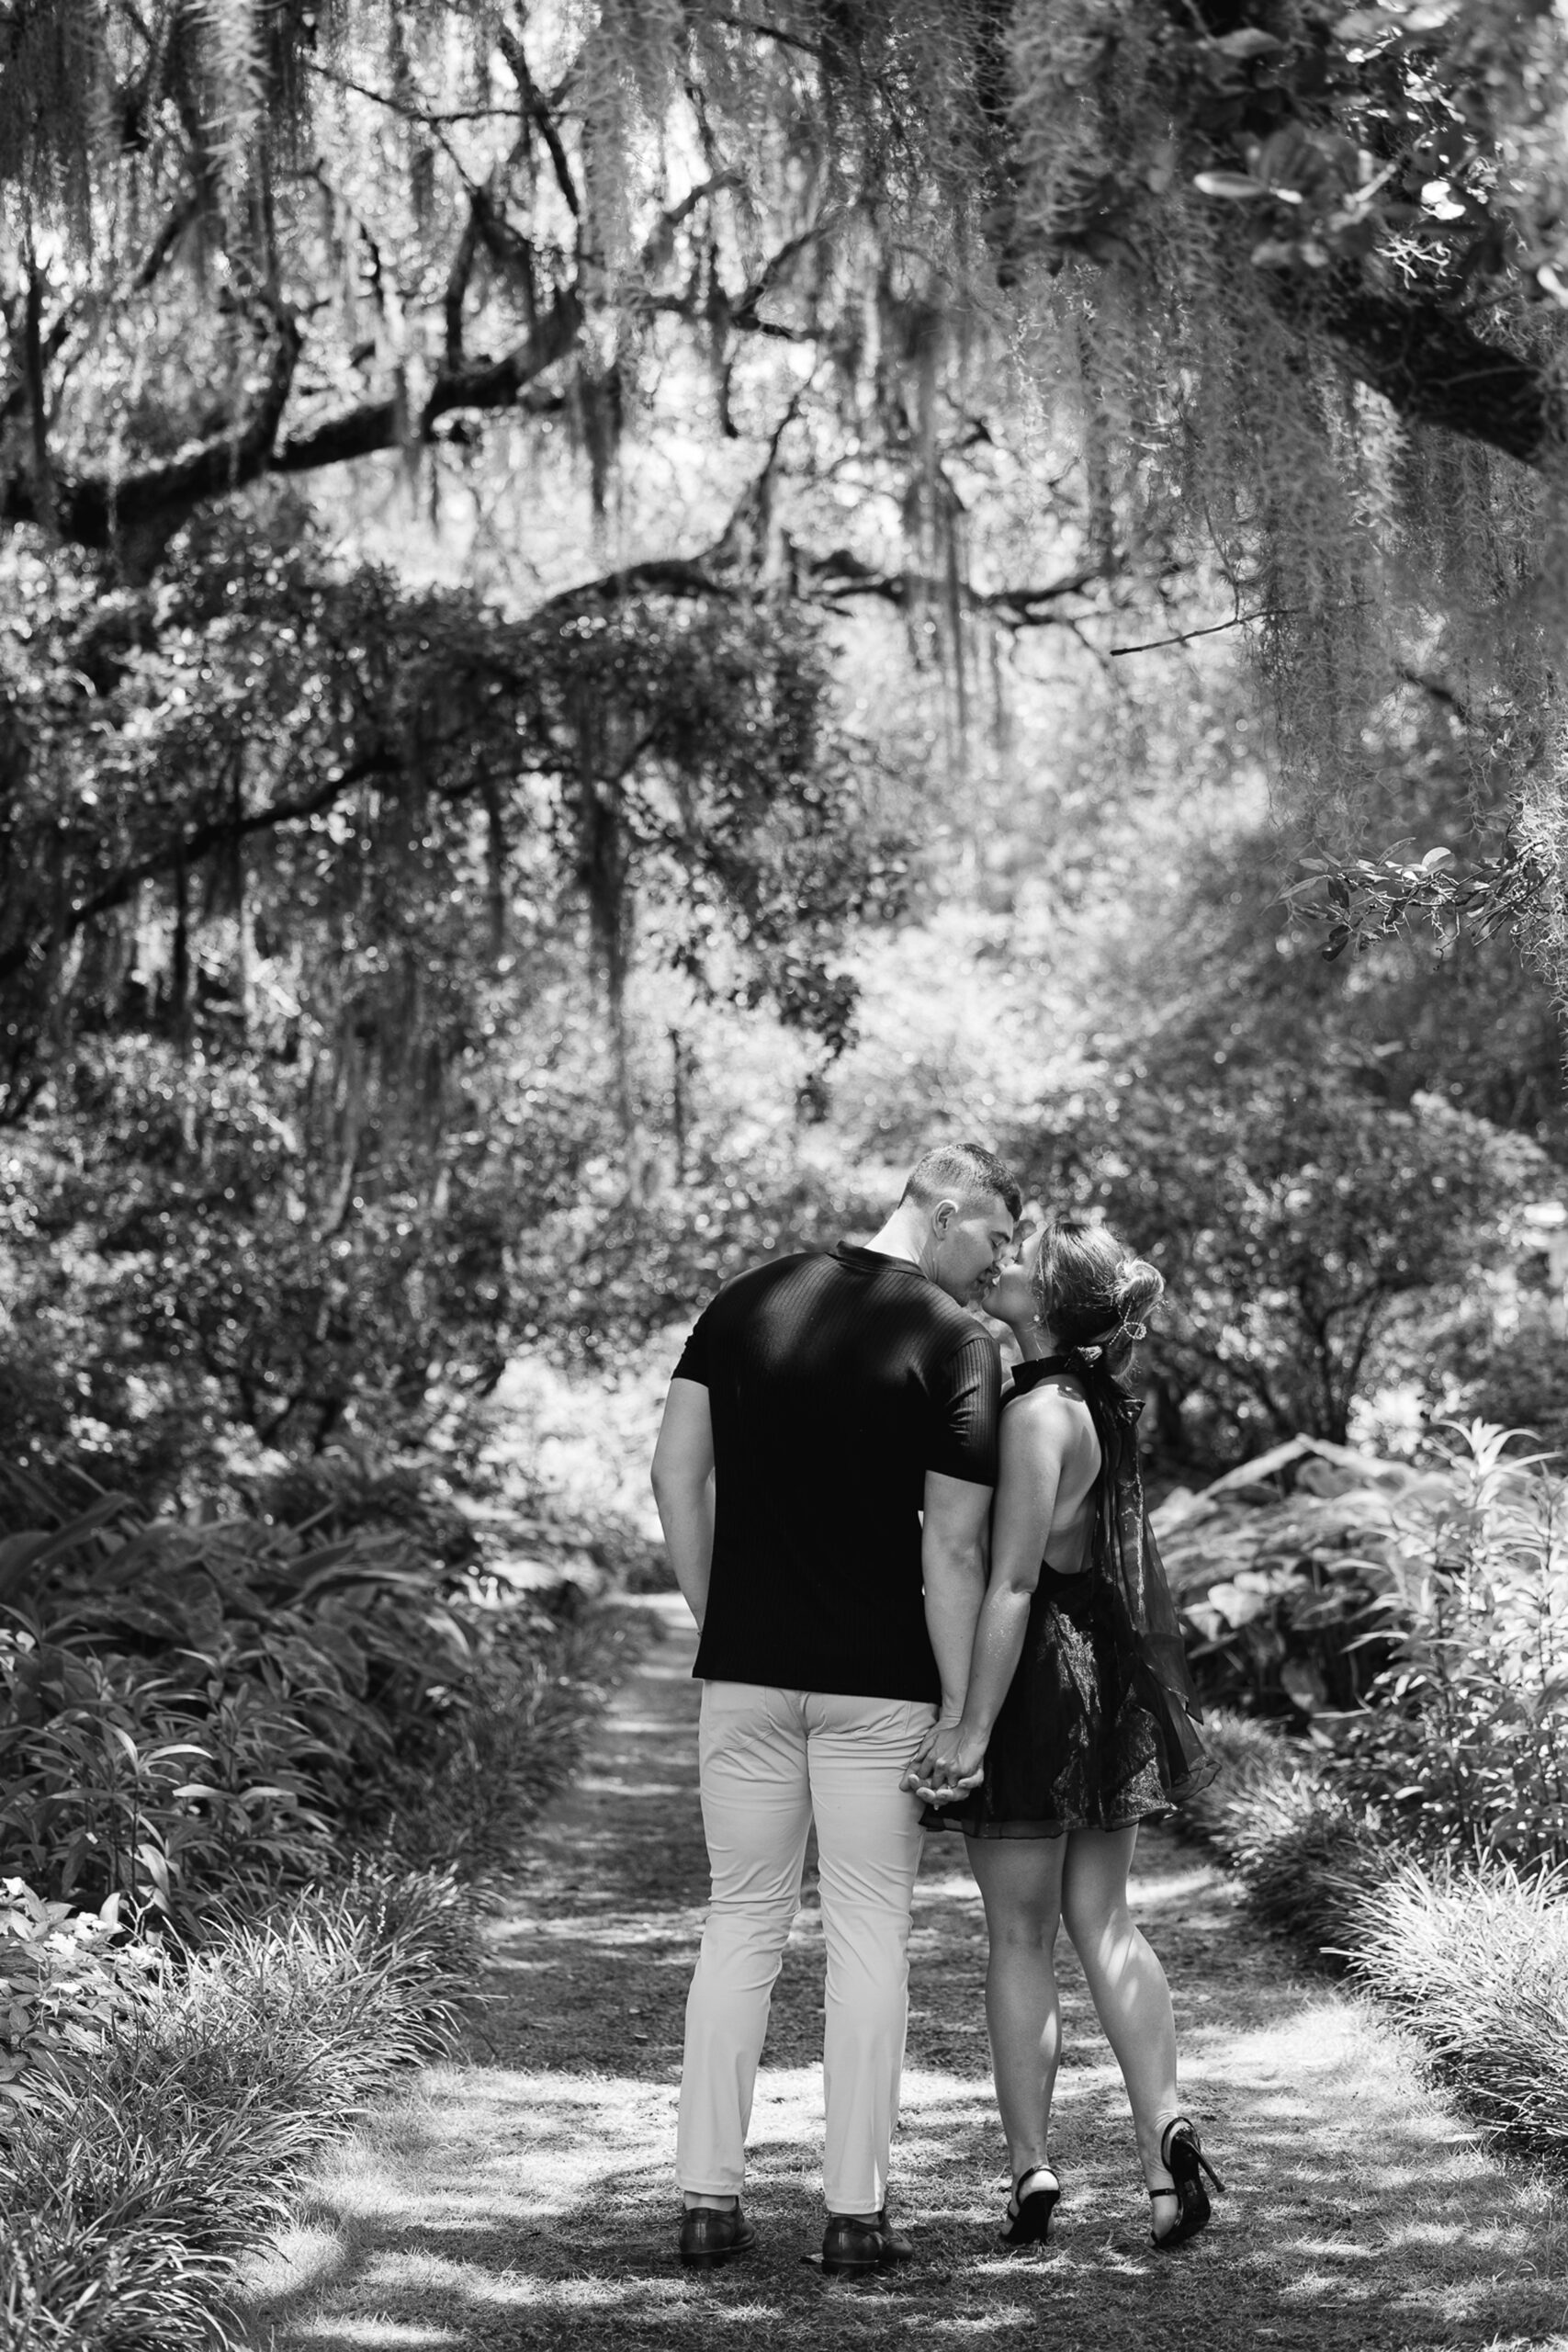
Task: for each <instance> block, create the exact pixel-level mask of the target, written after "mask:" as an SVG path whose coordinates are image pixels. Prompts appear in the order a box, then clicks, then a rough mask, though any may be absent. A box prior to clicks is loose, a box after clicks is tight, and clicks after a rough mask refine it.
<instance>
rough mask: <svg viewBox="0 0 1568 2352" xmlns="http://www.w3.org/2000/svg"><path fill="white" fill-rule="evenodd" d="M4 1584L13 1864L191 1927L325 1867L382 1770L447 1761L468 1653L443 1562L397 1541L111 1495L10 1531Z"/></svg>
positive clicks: (3, 1808) (361, 1813)
mask: <svg viewBox="0 0 1568 2352" xmlns="http://www.w3.org/2000/svg"><path fill="white" fill-rule="evenodd" d="M26 1499H27V1500H28V1502H30V1503H31V1504H32V1505H33V1507H34V1509H35V1510H36V1508H37V1502H38V1498H36V1497H28V1498H26ZM8 1515H9V1517H10V1520H11V1523H12V1525H13V1526H16V1524H17V1517H18V1512H17V1507H16V1505H15V1503H13V1505H12V1507H11V1510H10V1512H9V1514H8ZM0 1575H3V1576H4V1579H5V1585H6V1596H5V1597H6V1615H7V1618H8V1621H9V1627H8V1630H7V1631H6V1633H5V1634H4V1635H3V1637H0V1691H3V1698H0V1755H3V1756H4V1758H5V1761H6V1795H5V1801H4V1804H3V1805H0V1861H3V1863H4V1866H5V1867H6V1869H7V1870H9V1871H13V1872H15V1873H16V1874H17V1875H20V1876H25V1877H26V1878H27V1879H28V1881H29V1882H30V1883H33V1884H34V1885H36V1886H39V1887H41V1888H46V1889H48V1890H49V1892H50V1893H51V1894H55V1895H58V1896H59V1897H60V1898H62V1899H72V1898H74V1899H75V1900H76V1901H77V1902H78V1903H80V1902H82V1901H85V1900H86V1901H92V1902H98V1901H102V1900H104V1899H106V1898H107V1896H109V1895H112V1894H123V1895H125V1896H126V1897H127V1898H128V1899H129V1900H130V1901H131V1902H133V1903H136V1904H148V1905H152V1906H154V1907H155V1908H156V1909H158V1910H160V1911H162V1912H164V1913H166V1914H168V1915H169V1916H170V1917H172V1918H173V1919H175V1921H176V1922H179V1923H182V1924H188V1923H189V1922H190V1921H192V1920H193V1919H194V1918H195V1917H198V1916H199V1915H200V1913H201V1912H202V1911H203V1909H204V1908H206V1907H208V1906H209V1905H211V1904H212V1903H213V1902H214V1900H217V1899H220V1898H221V1899H223V1900H229V1901H233V1900H241V1901H243V1902H247V1903H250V1904H252V1905H254V1904H255V1903H257V1902H259V1901H260V1900H262V1899H264V1898H265V1895H266V1894H268V1893H269V1892H270V1891H271V1890H273V1889H275V1888H278V1887H284V1886H288V1885H295V1884H299V1883H303V1882H307V1881H310V1880H311V1879H314V1878H317V1877H319V1876H320V1875H321V1873H322V1871H323V1870H325V1868H326V1867H327V1865H328V1864H329V1861H330V1860H331V1857H332V1855H333V1850H334V1848H335V1845H336V1843H337V1840H338V1839H339V1838H340V1837H341V1836H342V1834H343V1831H344V1827H345V1826H347V1824H349V1823H351V1822H353V1821H355V1820H357V1819H363V1818H370V1817H373V1816H374V1815H375V1813H376V1811H377V1809H378V1794H377V1789H378V1780H379V1777H380V1775H381V1774H382V1773H383V1772H385V1770H387V1769H388V1767H389V1765H391V1764H392V1763H393V1762H394V1761H395V1760H397V1759H399V1758H401V1759H403V1760H405V1761H406V1762H407V1763H408V1764H410V1765H411V1766H412V1765H413V1764H414V1763H416V1762H419V1761H422V1760H423V1761H429V1760H431V1759H433V1758H434V1756H435V1754H436V1753H437V1751H438V1749H439V1747H440V1744H441V1740H442V1738H443V1736H444V1733H445V1728H446V1721H447V1718H448V1716H449V1715H450V1714H451V1713H452V1712H453V1710H454V1709H455V1707H457V1705H458V1704H459V1703H460V1701H459V1699H458V1698H457V1696H456V1695H455V1693H456V1691H459V1690H460V1688H461V1686H462V1684H463V1683H464V1681H465V1680H466V1679H467V1677H468V1673H469V1671H470V1668H471V1664H472V1657H473V1650H474V1636H473V1631H472V1629H471V1627H470V1626H469V1625H466V1624H465V1623H463V1621H462V1619H461V1617H460V1616H459V1614H457V1612H456V1611H454V1609H453V1607H452V1606H451V1605H450V1601H449V1600H448V1597H447V1587H446V1578H445V1577H444V1575H443V1573H442V1572H441V1571H440V1570H439V1569H434V1570H433V1569H432V1568H430V1567H428V1566H423V1565H422V1564H421V1563H420V1561H419V1560H418V1558H417V1555H414V1554H413V1553H412V1550H411V1548H410V1547H409V1545H408V1544H406V1543H404V1542H403V1541H401V1540H400V1539H399V1538H398V1537H396V1536H392V1535H387V1534H372V1533H368V1532H356V1533H355V1534H353V1535H351V1536H348V1537H346V1538H344V1540H343V1541H341V1542H339V1543H336V1544H311V1543H310V1541H309V1539H308V1538H303V1537H300V1536H298V1535H296V1534H294V1533H292V1532H289V1531H288V1529H286V1528H280V1527H276V1526H267V1525H265V1524H264V1523H260V1522H257V1521H243V1520H240V1521H228V1522H220V1523H216V1524H209V1525H205V1526H188V1525H182V1524H179V1523H177V1522H174V1521H156V1520H153V1521H144V1522H143V1521H138V1520H137V1519H136V1518H135V1516H134V1515H133V1514H132V1513H130V1511H129V1510H127V1509H126V1508H125V1507H124V1506H123V1505H122V1504H121V1502H120V1501H119V1499H118V1498H112V1497H111V1498H107V1500H106V1501H104V1502H102V1503H100V1504H98V1505H97V1506H96V1507H95V1508H94V1509H93V1510H90V1511H87V1512H84V1513H80V1514H78V1515H77V1516H76V1517H75V1518H74V1519H70V1520H67V1521H65V1523H64V1524H63V1525H62V1526H60V1527H58V1528H57V1529H56V1530H54V1531H53V1532H26V1531H25V1528H24V1529H18V1532H15V1533H13V1534H11V1535H10V1536H9V1538H8V1540H7V1541H6V1544H5V1546H4V1551H3V1552H0Z"/></svg>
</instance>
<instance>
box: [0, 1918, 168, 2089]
mask: <svg viewBox="0 0 1568 2352" xmlns="http://www.w3.org/2000/svg"><path fill="white" fill-rule="evenodd" d="M0 1897H3V1898H4V1908H0V2016H3V2018H4V2027H3V2030H0V2098H4V2099H6V2101H8V2102H9V2103H10V2106H11V2107H12V2108H18V2107H21V2108H34V2107H37V2106H38V2105H39V2098H40V2095H42V2094H48V2093H58V2092H61V2091H64V2092H66V2093H68V2094H69V2095H70V2096H71V2097H73V2098H80V2097H81V2096H82V2095H83V2093H84V2092H85V2090H86V2089H87V2088H88V2087H89V2086H90V2085H91V2084H92V2083H93V2082H94V2081H96V2078H97V2076H98V2075H99V2074H100V2072H101V2070H102V2066H103V2062H104V2057H105V2052H106V2050H107V2046H108V2044H109V2043H110V2042H111V2041H113V2040H114V2038H115V2036H116V2035H117V2034H121V2033H124V2032H125V2031H127V2030H134V2028H135V2026H136V2024H137V2023H138V2021H139V2020H140V2019H141V2018H143V2017H144V2016H145V2014H146V2011H147V2009H148V2007H149V2005H150V2003H151V2002H152V2000H153V1999H154V1998H155V1996H156V1992H157V1986H158V1977H159V1956H158V1954H157V1952H156V1951H155V1950H154V1948H153V1947H152V1946H151V1945H150V1944H148V1943H146V1942H145V1941H142V1940H140V1939H130V1940H128V1939H126V1938H125V1937H124V1936H123V1934H122V1932H121V1929H120V1923H119V1896H118V1894H111V1895H110V1896H109V1897H108V1898H107V1901H106V1902H105V1904H104V1905H103V1907H102V1909H101V1910H99V1911H96V1912H94V1911H79V1910H76V1909H74V1908H73V1906H72V1905H70V1904H69V1903H46V1902H44V1901H43V1899H42V1898H41V1896H39V1895H38V1894H34V1892H33V1890H32V1888H31V1887H30V1886H28V1884H27V1883H26V1882H25V1881H24V1880H22V1879H19V1878H10V1879H6V1880H4V1881H3V1882H0Z"/></svg>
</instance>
